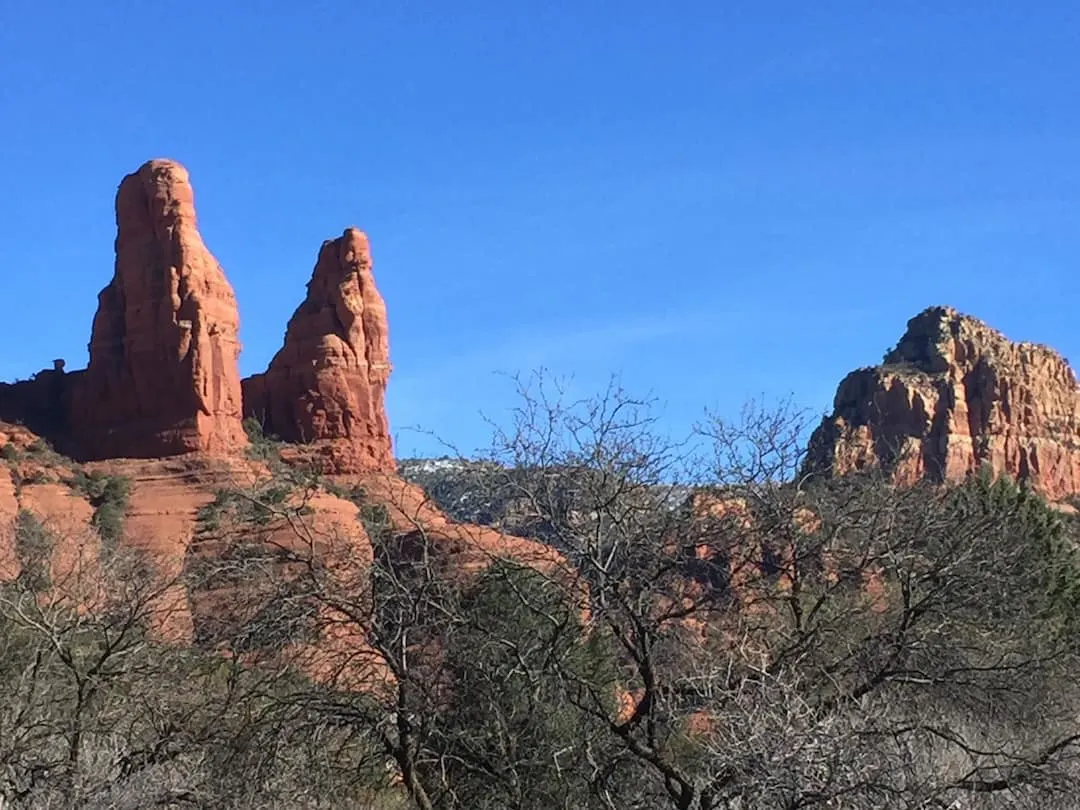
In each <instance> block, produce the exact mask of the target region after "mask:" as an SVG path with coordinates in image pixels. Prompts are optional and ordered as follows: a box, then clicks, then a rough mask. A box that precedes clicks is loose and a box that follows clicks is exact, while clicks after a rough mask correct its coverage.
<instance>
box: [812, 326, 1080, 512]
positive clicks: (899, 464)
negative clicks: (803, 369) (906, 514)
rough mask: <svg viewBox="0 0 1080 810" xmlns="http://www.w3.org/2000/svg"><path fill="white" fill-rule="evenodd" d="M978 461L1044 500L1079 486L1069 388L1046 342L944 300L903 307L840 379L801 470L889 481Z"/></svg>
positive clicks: (1076, 420)
mask: <svg viewBox="0 0 1080 810" xmlns="http://www.w3.org/2000/svg"><path fill="white" fill-rule="evenodd" d="M985 464H989V465H990V466H991V467H992V468H993V470H994V471H995V472H997V473H1004V474H1007V475H1009V476H1011V477H1013V478H1016V479H1020V480H1026V481H1028V482H1029V483H1031V484H1032V485H1033V486H1034V487H1036V488H1037V489H1039V490H1040V491H1041V492H1043V493H1044V494H1045V495H1046V496H1047V497H1050V498H1052V499H1062V498H1067V497H1070V496H1073V495H1077V494H1080V389H1078V387H1077V381H1076V376H1075V375H1074V374H1073V371H1072V369H1071V368H1069V365H1068V363H1067V362H1066V361H1065V360H1064V359H1063V358H1062V357H1061V356H1060V355H1059V354H1057V353H1056V352H1054V351H1053V350H1052V349H1049V348H1047V347H1045V346H1039V345H1035V344H1032V343H1013V342H1012V341H1010V340H1008V339H1007V338H1005V337H1004V336H1003V335H1002V334H1001V333H999V332H997V331H995V330H994V329H991V328H990V327H989V326H987V325H986V324H984V323H982V322H981V321H978V320H976V319H975V318H972V317H969V316H966V315H962V314H960V313H959V312H956V311H955V310H953V309H949V308H946V307H933V308H931V309H927V310H926V311H924V312H922V313H920V314H919V315H917V316H916V317H914V318H912V319H911V320H910V321H909V322H908V329H907V332H906V333H905V334H904V336H903V338H901V340H900V342H899V343H898V344H897V346H896V348H895V349H893V350H892V351H891V352H889V354H888V355H886V357H885V360H884V362H883V363H882V365H880V366H876V367H873V368H866V369H859V370H858V371H854V372H852V373H851V374H849V375H848V376H847V377H845V378H844V380H843V381H842V382H841V383H840V387H839V389H838V390H837V393H836V399H835V401H834V411H833V414H832V415H831V416H829V417H827V418H826V419H825V420H824V421H823V422H822V424H821V426H820V427H818V429H817V430H816V431H815V432H814V435H813V436H812V437H811V441H810V453H809V458H808V467H809V468H810V469H812V470H817V471H827V472H831V473H835V474H841V475H842V474H844V473H848V472H852V471H856V470H865V469H872V468H882V469H885V470H887V471H889V472H890V473H891V475H892V476H893V477H894V479H895V480H896V481H897V482H899V483H905V482H913V481H915V480H918V479H921V478H929V479H932V480H938V481H945V480H949V481H955V480H960V479H962V478H964V477H966V476H967V475H969V474H971V473H972V472H974V471H976V470H977V469H979V467H981V466H983V465H985Z"/></svg>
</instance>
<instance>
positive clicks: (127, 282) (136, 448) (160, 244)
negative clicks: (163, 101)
mask: <svg viewBox="0 0 1080 810" xmlns="http://www.w3.org/2000/svg"><path fill="white" fill-rule="evenodd" d="M116 225H117V235H116V269H115V273H114V275H113V279H112V281H111V282H110V283H109V285H108V286H107V287H105V289H103V290H102V291H101V293H100V294H99V296H98V309H97V314H96V316H95V317H94V326H93V332H92V334H91V338H90V364H89V366H88V367H87V369H86V372H85V373H84V375H83V376H82V379H81V380H80V381H79V384H78V385H77V386H76V388H75V391H74V397H73V411H72V426H73V430H74V432H75V434H76V440H77V442H78V445H79V446H80V447H81V449H82V451H83V454H84V455H85V456H87V457H88V458H110V457H124V456H127V457H158V456H166V455H175V454H179V453H185V452H189V451H205V452H211V453H224V452H229V451H230V450H233V449H235V448H237V447H239V446H241V445H243V444H244V443H245V442H246V438H245V435H244V431H243V427H242V425H241V415H242V402H241V389H240V373H239V369H238V366H237V358H238V356H239V353H240V343H239V337H238V331H239V325H240V317H239V313H238V310H237V306H236V297H235V295H234V294H233V290H232V287H231V286H230V285H229V282H228V280H227V279H226V278H225V274H224V272H222V269H221V266H220V265H219V264H218V263H217V260H216V259H215V258H214V257H213V255H212V254H211V253H210V251H209V250H207V248H206V246H205V245H204V244H203V241H202V237H201V236H200V235H199V231H198V229H197V227H196V218H195V204H194V193H193V191H192V188H191V183H190V181H189V179H188V173H187V171H186V170H185V169H184V167H183V166H181V165H180V164H178V163H175V162H173V161H169V160H152V161H150V162H148V163H146V164H144V165H143V166H142V167H141V168H140V169H139V170H138V171H137V172H135V173H134V174H129V175H128V176H127V177H125V178H124V180H123V181H122V182H121V183H120V188H119V190H118V191H117V195H116Z"/></svg>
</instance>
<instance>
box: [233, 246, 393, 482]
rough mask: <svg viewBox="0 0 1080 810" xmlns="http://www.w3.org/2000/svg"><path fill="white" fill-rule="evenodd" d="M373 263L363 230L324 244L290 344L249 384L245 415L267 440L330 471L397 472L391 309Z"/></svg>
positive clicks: (289, 336)
mask: <svg viewBox="0 0 1080 810" xmlns="http://www.w3.org/2000/svg"><path fill="white" fill-rule="evenodd" d="M371 266H372V265H371V251H370V248H369V246H368V240H367V237H366V236H365V235H364V234H363V233H362V232H360V231H359V230H357V229H356V228H349V229H348V230H346V231H345V233H344V235H342V236H341V237H339V238H338V239H334V240H331V241H327V242H324V243H323V246H322V249H321V250H320V251H319V258H318V261H317V262H316V264H315V271H314V273H313V274H312V277H311V281H309V282H308V286H307V297H306V298H305V300H304V302H303V303H302V304H301V305H300V307H299V308H298V309H297V310H296V312H295V313H294V314H293V316H292V318H291V319H290V320H289V325H288V329H287V330H286V333H285V345H284V346H283V347H282V348H281V350H280V351H279V352H278V353H277V354H276V355H275V356H274V359H273V360H271V361H270V366H269V368H268V369H267V370H266V372H265V373H263V374H257V375H255V376H253V377H249V378H248V379H246V380H244V412H245V414H246V415H248V416H252V417H254V418H256V419H258V420H259V421H260V422H261V423H262V425H263V428H264V430H265V431H266V432H267V433H270V434H274V435H276V436H279V437H280V438H282V439H284V440H285V441H289V442H298V443H302V444H308V445H312V448H311V449H312V450H313V451H316V452H315V453H313V459H316V460H318V461H319V462H320V463H321V465H322V466H323V468H324V470H325V471H326V472H332V473H351V472H361V471H371V470H385V471H392V470H394V459H393V454H392V449H391V441H390V430H389V426H388V424H387V419H386V408H385V404H384V399H385V395H386V384H387V381H388V380H389V378H390V346H389V340H388V330H387V321H386V305H385V304H384V303H383V299H382V296H381V295H379V291H378V290H377V289H376V288H375V279H374V277H373V276H372V273H371Z"/></svg>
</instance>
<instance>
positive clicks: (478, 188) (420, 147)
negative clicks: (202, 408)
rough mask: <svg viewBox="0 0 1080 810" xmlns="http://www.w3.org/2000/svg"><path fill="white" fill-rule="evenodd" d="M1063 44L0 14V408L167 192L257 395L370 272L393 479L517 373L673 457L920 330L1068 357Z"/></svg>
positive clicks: (1072, 167) (822, 385) (75, 358)
mask: <svg viewBox="0 0 1080 810" xmlns="http://www.w3.org/2000/svg"><path fill="white" fill-rule="evenodd" d="M1078 42H1080V11H1078V9H1077V7H1076V5H1075V4H1072V3H1066V2H1049V1H1048V2H1041V3H1035V4H1020V3H1013V2H1008V3H1007V2H1001V1H1000V0H998V1H997V2H993V1H991V0H983V1H982V2H950V3H941V2H933V3H931V2H905V3H889V4H885V3H865V2H821V3H801V2H800V3H796V2H773V3H770V2H756V3H749V2H742V3H716V2H672V3H666V4H659V3H644V2H638V1H637V0H623V2H619V3H614V2H595V1H594V0H577V1H576V2H573V3H550V2H546V3H541V2H533V1H532V0H522V1H521V2H516V3H505V2H495V0H457V2H454V3H446V2H440V1H439V0H425V2H413V1H412V0H404V1H402V2H392V3H376V2H344V1H342V2H332V1H330V0H314V1H313V2H305V3H281V2H271V1H270V0H267V1H266V2H260V3H254V2H241V1H240V0H233V1H231V2H228V3H224V2H211V1H210V0H187V1H186V2H184V3H145V2H141V1H140V2H136V0H103V2H100V3H86V2H74V1H73V0H69V1H68V2H47V1H46V0H33V1H32V2H31V0H4V2H3V3H0V124H2V125H0V177H2V179H3V185H2V187H3V192H4V193H3V195H2V196H0V273H2V274H3V280H4V284H3V298H4V300H5V301H6V302H7V305H6V306H5V307H4V310H3V317H2V318H0V379H13V378H16V377H26V376H29V374H31V373H33V372H34V371H36V370H38V369H39V368H42V367H44V366H46V365H48V364H49V362H50V361H51V359H52V358H53V357H64V358H66V359H67V360H68V364H69V367H70V368H76V367H81V366H82V365H83V364H84V363H85V361H86V343H87V341H88V339H89V332H90V324H91V319H92V317H93V311H94V307H95V305H96V294H97V292H98V290H99V289H100V288H101V287H102V286H104V285H105V284H106V283H107V281H108V279H109V277H110V275H111V272H112V240H113V236H114V220H113V213H112V203H113V195H114V193H115V188H116V185H117V183H118V182H119V180H120V178H121V177H122V176H123V175H124V174H126V173H127V172H129V171H132V170H134V169H135V168H137V167H138V165H139V164H141V163H142V162H143V161H145V160H147V159H149V158H151V157H172V158H175V159H177V160H180V161H181V162H183V163H184V164H185V165H186V166H187V167H188V169H189V170H190V172H191V175H192V179H193V182H194V185H195V191H196V203H197V206H198V211H199V216H200V223H201V229H202V232H203V236H204V238H205V240H206V242H207V244H208V245H209V247H210V249H211V250H212V251H213V252H214V253H215V254H216V255H217V257H218V259H219V260H220V261H221V263H222V265H223V266H224V268H225V271H226V273H227V274H228V276H229V278H230V280H231V281H232V283H233V286H234V287H235V288H236V292H237V296H238V298H239V300H240V308H241V321H242V327H241V328H242V334H241V337H242V340H243V342H244V352H243V355H242V358H241V370H242V372H243V373H244V374H249V373H252V372H255V371H259V370H261V369H263V368H264V367H265V366H266V363H267V362H268V361H269V359H270V357H271V356H272V355H273V353H274V352H275V351H276V350H277V349H278V348H279V346H280V343H281V339H282V336H283V334H284V328H285V323H286V321H287V319H288V317H289V315H290V314H291V313H292V310H293V309H294V308H295V307H296V305H297V304H298V303H299V301H300V300H301V298H302V296H303V292H304V285H305V283H306V281H307V279H308V277H309V274H310V271H311V267H312V265H313V263H314V259H315V255H316V252H317V250H318V247H319V245H320V243H321V242H322V240H324V239H327V238H331V237H334V236H337V235H339V234H340V233H341V231H342V230H343V229H344V228H345V227H346V226H349V225H357V226H359V227H361V228H363V229H364V230H366V231H367V232H368V234H369V235H370V237H371V239H372V244H373V251H374V258H375V272H376V278H377V280H378V282H379V285H380V288H381V289H382V291H383V294H384V296H385V297H386V299H387V303H388V306H389V310H390V326H391V335H390V337H391V353H392V359H393V362H394V366H395V370H394V376H393V379H392V381H391V387H390V392H389V398H388V401H389V410H390V419H391V422H392V425H393V427H394V429H395V432H396V433H397V435H398V439H397V440H398V447H399V454H401V455H409V454H413V453H428V452H433V451H437V450H438V449H439V448H438V444H437V443H436V442H435V441H434V440H432V439H431V438H430V437H428V436H427V435H425V434H423V433H418V432H414V431H412V430H411V428H413V427H420V428H423V429H425V430H427V431H431V432H433V433H434V434H436V435H438V436H440V437H442V438H443V439H445V440H446V441H449V442H452V443H454V444H456V445H458V446H460V447H462V448H464V449H471V448H473V447H476V446H479V445H482V444H483V443H484V441H485V439H486V438H487V436H488V432H489V431H488V428H487V427H486V425H485V424H484V422H483V420H482V418H481V416H480V414H481V413H482V412H483V413H486V414H489V415H490V416H492V417H495V418H499V417H500V416H501V415H503V414H505V413H506V411H507V409H508V407H509V406H510V405H511V404H513V402H514V397H513V391H512V386H511V385H509V383H508V382H507V380H506V378H505V376H503V374H500V372H503V373H509V372H514V371H529V370H532V369H535V368H538V367H540V366H543V367H546V368H548V369H551V370H552V371H553V372H554V373H557V374H562V375H567V374H572V375H573V377H574V388H575V390H580V391H582V392H586V391H590V390H595V389H599V388H602V387H603V385H604V383H605V382H606V380H607V377H608V375H609V374H610V373H612V372H618V373H621V375H622V378H623V382H624V384H625V385H626V386H627V387H628V388H630V389H631V390H633V391H636V392H641V393H652V394H654V395H655V396H656V397H657V398H658V399H659V400H660V402H661V403H662V404H663V413H664V415H665V419H666V420H667V424H668V425H669V426H671V428H672V429H673V430H682V429H684V428H685V427H687V426H688V425H689V424H690V423H692V422H693V421H694V420H695V419H697V418H699V417H700V415H701V412H702V409H703V408H704V407H706V406H710V407H713V408H715V409H717V410H718V411H720V412H721V413H732V412H735V411H737V410H738V408H739V406H740V405H741V404H742V402H743V401H744V400H746V399H747V398H750V397H764V398H765V399H767V400H769V399H778V398H781V397H785V396H788V395H790V396H792V397H793V398H794V399H795V401H796V402H798V403H800V404H802V405H804V406H806V407H807V408H809V409H811V410H813V411H817V412H820V411H823V410H824V409H825V408H827V406H828V405H829V403H830V401H831V397H832V393H833V391H834V389H835V386H836V384H837V382H838V381H839V379H840V378H841V377H842V376H843V375H844V374H845V373H846V372H847V371H849V370H850V369H852V368H855V367H857V366H860V365H867V364H871V363H874V362H876V361H878V360H879V359H880V357H881V355H882V353H883V352H884V351H885V350H886V349H887V348H888V347H889V346H891V345H892V344H893V343H894V342H895V341H896V339H897V338H898V337H899V336H900V334H901V333H902V331H903V328H904V324H905V322H906V320H907V319H908V318H909V317H911V316H912V315H914V314H915V313H916V312H918V311H919V310H921V309H922V308H924V307H926V306H929V305H932V304H938V303H945V304H950V305H953V306H956V307H958V308H960V309H962V310H965V311H968V312H970V313H972V314H975V315H978V316H979V317H981V318H983V319H984V320H986V321H988V322H989V323H991V324H992V325H994V326H996V327H997V328H999V329H1001V330H1002V331H1004V332H1005V333H1006V334H1008V335H1009V336H1010V337H1014V338H1016V339H1028V340H1035V341H1039V342H1043V343H1049V344H1051V345H1053V346H1055V347H1056V348H1058V349H1059V350H1060V351H1062V352H1063V353H1064V354H1065V355H1066V356H1076V357H1080V330H1078V329H1077V327H1076V322H1077V316H1076V313H1077V311H1078V309H1077V305H1078V302H1080V273H1078V272H1077V258H1078V257H1080V228H1078V227H1077V226H1078V224H1080V223H1078V220H1080V205H1078V203H1080V161H1078V160H1077V149H1078V146H1080V101H1078V97H1077V95H1076V92H1077V91H1076V88H1077V87H1078V86H1080V48H1078V47H1077V46H1078Z"/></svg>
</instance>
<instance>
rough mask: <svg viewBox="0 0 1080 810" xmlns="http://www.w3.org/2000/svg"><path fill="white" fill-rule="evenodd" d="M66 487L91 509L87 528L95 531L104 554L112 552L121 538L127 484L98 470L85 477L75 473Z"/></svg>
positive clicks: (128, 488) (84, 474) (126, 480)
mask: <svg viewBox="0 0 1080 810" xmlns="http://www.w3.org/2000/svg"><path fill="white" fill-rule="evenodd" d="M68 485H69V486H70V487H71V488H72V489H74V490H76V491H77V492H80V493H82V495H83V496H84V497H85V498H86V499H87V500H88V501H89V502H90V505H91V506H93V507H94V515H93V517H92V518H91V525H92V526H93V527H94V528H95V529H96V530H97V532H98V535H99V536H100V537H101V539H102V541H103V544H104V546H105V548H106V549H107V550H114V549H115V548H116V545H117V544H118V543H119V542H120V540H121V539H122V538H123V534H124V515H125V514H126V513H127V508H128V499H129V497H130V494H131V480H130V479H129V478H127V477H126V476H123V475H108V474H106V473H104V472H102V471H101V470H94V471H92V472H90V473H87V472H86V471H85V470H82V469H80V470H76V471H75V474H74V475H73V476H72V477H71V479H70V480H69V481H68Z"/></svg>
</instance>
